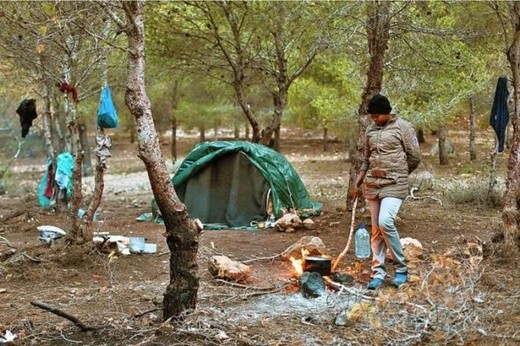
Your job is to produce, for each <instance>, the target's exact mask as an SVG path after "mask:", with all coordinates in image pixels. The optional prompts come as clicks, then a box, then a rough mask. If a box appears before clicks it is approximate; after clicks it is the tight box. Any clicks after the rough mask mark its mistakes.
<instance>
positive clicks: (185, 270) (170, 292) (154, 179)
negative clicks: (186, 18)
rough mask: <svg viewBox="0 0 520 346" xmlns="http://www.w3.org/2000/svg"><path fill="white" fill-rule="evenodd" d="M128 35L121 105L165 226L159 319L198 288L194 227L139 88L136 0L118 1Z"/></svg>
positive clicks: (193, 299) (183, 306) (141, 67)
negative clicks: (165, 272) (166, 265)
mask: <svg viewBox="0 0 520 346" xmlns="http://www.w3.org/2000/svg"><path fill="white" fill-rule="evenodd" d="M121 3H122V5H123V9H124V11H125V14H126V19H127V26H126V32H127V35H128V76H127V82H126V94H125V103H126V105H127V107H128V109H129V110H130V113H131V114H132V116H133V119H134V122H135V124H136V127H137V131H138V133H139V136H138V155H139V157H140V159H141V160H142V161H143V162H144V164H145V166H146V170H147V172H148V177H149V179H150V185H151V187H152V191H153V195H154V198H155V201H156V202H157V205H158V207H159V210H160V211H161V214H162V217H163V220H164V225H165V227H166V239H167V240H166V241H167V243H168V248H169V249H170V253H171V255H170V283H169V285H168V287H167V288H166V292H165V294H164V301H163V309H164V310H163V313H164V318H165V319H168V318H170V317H173V316H180V315H181V314H182V313H184V312H186V311H188V310H193V309H194V308H195V306H196V303H197V291H198V288H199V277H198V264H197V250H198V237H199V229H198V227H196V226H195V223H192V222H190V219H189V217H188V211H187V210H186V207H185V205H184V204H182V202H181V201H180V200H179V197H178V196H177V194H176V192H175V190H174V188H173V185H172V183H171V180H170V175H169V172H168V169H167V167H166V164H165V162H164V159H163V156H162V152H161V147H160V145H159V139H158V136H157V131H156V130H155V127H154V123H153V118H152V113H151V104H150V99H149V98H148V95H147V94H146V90H145V43H144V18H143V17H144V14H143V8H142V2H140V1H122V2H121Z"/></svg>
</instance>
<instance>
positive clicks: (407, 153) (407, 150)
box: [360, 116, 421, 199]
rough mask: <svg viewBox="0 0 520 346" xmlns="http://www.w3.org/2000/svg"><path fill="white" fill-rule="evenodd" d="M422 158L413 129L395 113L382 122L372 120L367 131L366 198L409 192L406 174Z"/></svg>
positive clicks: (392, 195)
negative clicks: (384, 122)
mask: <svg viewBox="0 0 520 346" xmlns="http://www.w3.org/2000/svg"><path fill="white" fill-rule="evenodd" d="M420 161H421V150H420V148H419V141H418V140H417V136H416V134H415V130H414V128H413V126H412V124H410V123H409V122H408V121H406V120H404V119H401V118H399V117H397V116H394V118H393V119H391V120H390V121H389V122H388V123H386V124H385V125H384V126H377V125H376V124H371V125H369V126H368V128H367V131H366V145H365V157H364V160H363V163H362V164H361V169H360V170H361V171H365V172H366V174H365V178H364V193H365V197H366V198H368V199H373V198H384V197H395V198H403V199H404V198H405V197H406V196H407V195H408V175H409V174H410V173H411V172H412V171H413V170H414V169H416V168H417V166H418V165H419V163H420Z"/></svg>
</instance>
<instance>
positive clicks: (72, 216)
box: [64, 96, 85, 244]
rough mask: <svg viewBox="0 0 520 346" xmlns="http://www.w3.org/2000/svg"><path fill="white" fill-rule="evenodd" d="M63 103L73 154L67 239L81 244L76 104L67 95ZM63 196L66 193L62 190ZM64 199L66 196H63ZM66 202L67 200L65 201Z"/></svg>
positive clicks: (79, 163) (79, 168) (80, 179)
mask: <svg viewBox="0 0 520 346" xmlns="http://www.w3.org/2000/svg"><path fill="white" fill-rule="evenodd" d="M65 104H66V105H68V107H67V109H68V112H67V127H68V133H69V136H70V137H69V138H70V139H69V140H70V143H69V144H68V145H69V146H70V148H71V149H72V151H71V153H72V155H73V156H74V168H73V169H72V200H71V204H70V208H69V209H68V212H69V220H70V221H69V222H70V223H69V232H70V233H69V239H70V240H71V241H73V242H75V243H77V244H82V243H83V242H84V241H85V238H84V235H83V232H82V229H81V226H80V223H79V217H78V211H79V207H80V206H81V201H82V200H83V192H82V189H81V187H82V180H83V179H82V177H83V174H82V166H83V150H82V149H81V144H80V138H79V131H78V124H77V120H76V104H75V103H74V100H72V97H71V98H69V97H68V96H67V101H65ZM64 193H65V196H66V194H67V192H66V190H65V191H64ZM65 201H66V198H65ZM66 202H67V201H66Z"/></svg>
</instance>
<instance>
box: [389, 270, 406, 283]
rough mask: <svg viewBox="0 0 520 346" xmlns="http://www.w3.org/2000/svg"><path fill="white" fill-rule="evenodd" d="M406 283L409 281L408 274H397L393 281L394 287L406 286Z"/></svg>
mask: <svg viewBox="0 0 520 346" xmlns="http://www.w3.org/2000/svg"><path fill="white" fill-rule="evenodd" d="M406 281H408V272H404V273H395V276H394V280H392V285H394V286H395V287H399V286H402V285H404V284H405V283H406Z"/></svg>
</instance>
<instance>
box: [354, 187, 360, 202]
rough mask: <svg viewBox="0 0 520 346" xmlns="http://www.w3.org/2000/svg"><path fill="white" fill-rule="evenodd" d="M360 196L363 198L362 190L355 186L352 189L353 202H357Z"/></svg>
mask: <svg viewBox="0 0 520 346" xmlns="http://www.w3.org/2000/svg"><path fill="white" fill-rule="evenodd" d="M359 196H361V190H360V189H359V186H354V188H353V189H352V200H356V199H357V198H358V197H359Z"/></svg>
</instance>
